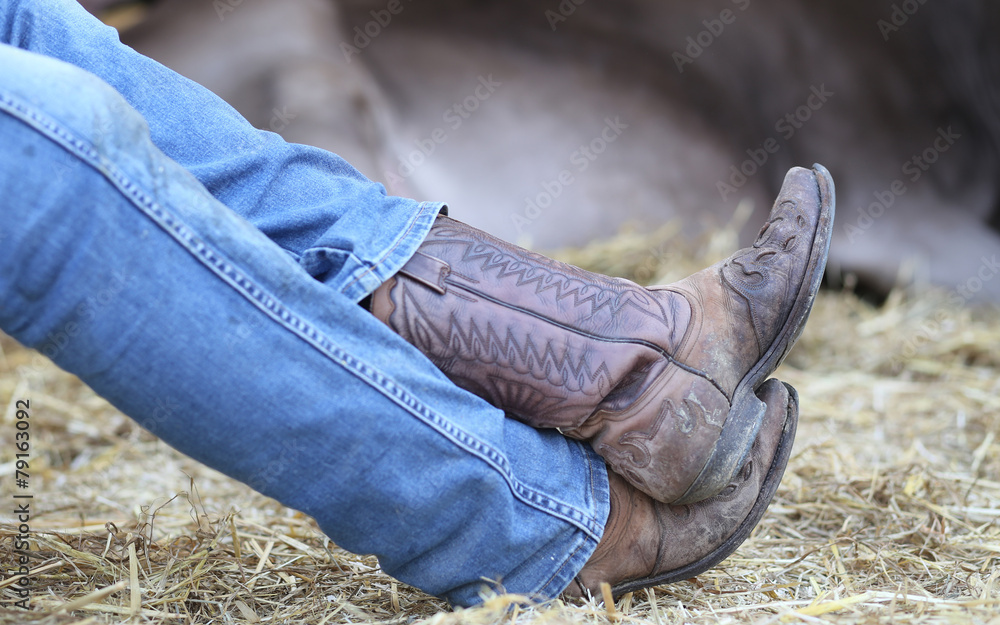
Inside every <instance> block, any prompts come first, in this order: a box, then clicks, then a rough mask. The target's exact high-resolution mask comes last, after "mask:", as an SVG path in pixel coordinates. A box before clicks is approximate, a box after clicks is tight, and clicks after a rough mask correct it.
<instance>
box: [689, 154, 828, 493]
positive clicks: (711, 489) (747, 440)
mask: <svg viewBox="0 0 1000 625" xmlns="http://www.w3.org/2000/svg"><path fill="white" fill-rule="evenodd" d="M813 173H814V174H815V176H816V185H817V190H818V193H819V202H820V212H819V218H818V221H817V224H816V233H815V235H814V236H813V243H812V245H813V247H812V251H811V252H810V255H809V264H808V265H807V269H806V272H805V274H804V275H803V278H802V284H801V286H800V287H799V294H798V297H796V298H795V304H794V305H793V306H792V309H791V310H790V311H789V313H788V319H786V320H785V324H784V325H783V326H782V328H781V331H780V332H779V333H778V336H777V337H776V338H775V339H774V341H773V342H772V343H771V346H770V347H769V348H768V350H767V352H766V353H765V354H764V356H763V357H762V358H761V359H760V360H758V361H757V364H756V365H755V366H754V367H753V368H752V369H751V370H750V371H749V372H748V373H747V374H746V375H745V376H743V379H742V380H740V383H739V384H738V385H737V386H736V389H735V391H734V392H733V401H732V403H731V406H730V410H729V417H727V419H726V422H725V424H724V425H723V428H722V433H721V434H719V438H718V439H717V440H716V442H715V445H714V446H713V448H712V452H711V454H710V455H709V459H708V462H706V463H705V467H704V468H703V469H702V471H701V473H700V474H699V475H698V477H697V478H695V481H694V482H692V483H691V486H690V487H689V488H688V489H687V491H685V493H684V494H683V495H682V496H681V497H680V498H679V499H677V500H676V501H675V502H674V503H676V504H678V505H683V504H689V503H695V502H698V501H701V500H703V499H707V498H709V497H711V496H713V495H715V494H716V493H718V492H720V491H721V490H722V489H723V488H725V487H726V485H727V484H729V482H731V481H732V479H733V477H734V476H735V475H736V473H737V472H738V471H739V470H740V468H742V466H743V463H744V462H745V461H746V458H747V455H748V454H749V453H750V447H751V446H752V445H753V442H754V440H756V438H757V432H758V430H759V429H760V423H761V417H762V416H763V411H764V407H763V405H758V404H760V402H759V401H758V400H757V397H756V395H755V393H756V391H757V389H758V388H760V385H761V384H763V383H764V381H765V380H766V379H767V378H768V377H769V376H770V375H771V374H772V373H773V372H774V370H775V369H777V368H778V367H779V366H780V365H781V363H782V362H783V361H784V360H785V357H786V356H787V355H788V352H790V351H791V349H792V346H793V345H794V344H795V341H797V340H798V338H799V336H801V334H802V330H803V328H804V327H805V324H806V320H808V318H809V313H810V312H812V307H813V303H814V302H815V300H816V294H817V293H818V292H819V287H820V284H821V283H822V282H823V274H824V272H825V271H826V260H827V257H828V256H829V253H830V240H831V238H832V234H833V218H834V214H835V213H836V193H835V189H834V185H833V178H832V177H831V176H830V172H829V171H827V169H826V168H825V167H823V166H822V165H820V164H818V163H816V164H814V165H813Z"/></svg>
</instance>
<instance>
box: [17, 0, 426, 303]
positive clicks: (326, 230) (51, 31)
mask: <svg viewBox="0 0 1000 625" xmlns="http://www.w3.org/2000/svg"><path fill="white" fill-rule="evenodd" d="M0 43H7V44H10V45H13V46H15V47H18V48H22V49H25V50H30V51H33V52H38V53H40V54H44V55H46V56H51V57H53V58H57V59H61V60H63V61H66V62H68V63H71V64H73V65H76V66H77V67H80V68H83V69H85V70H87V71H89V72H91V73H93V74H95V75H97V76H98V77H100V78H101V79H102V80H104V81H105V82H107V83H108V84H110V85H111V86H112V87H114V88H115V90H117V91H118V92H119V93H120V94H122V96H123V97H124V99H125V101H127V102H128V104H129V105H131V106H132V107H133V108H134V109H136V110H137V111H139V113H140V114H141V115H142V116H143V117H144V118H145V119H146V121H147V123H148V124H149V129H150V135H151V136H152V140H153V143H154V144H155V145H156V146H157V147H159V148H160V150H161V151H162V152H163V153H165V154H166V155H167V156H168V157H169V158H171V159H172V160H174V161H175V162H177V163H179V164H180V165H181V166H182V167H184V168H185V169H187V170H188V171H190V172H191V173H192V174H194V176H195V177H196V178H197V179H198V180H199V181H200V182H201V183H202V184H203V185H204V186H205V188H206V189H207V190H208V191H209V192H210V193H211V194H212V195H213V196H215V198H216V199H218V200H219V201H220V202H222V203H223V204H225V205H226V206H228V207H229V208H230V209H232V210H233V211H235V212H237V213H238V214H240V215H242V216H243V217H244V218H246V219H247V220H248V221H249V222H250V223H252V224H253V225H254V226H256V227H257V228H259V229H260V230H261V231H262V232H263V233H264V234H266V235H267V236H268V237H269V238H270V239H272V240H273V241H275V242H276V243H277V244H278V245H280V246H281V247H282V248H284V249H285V250H286V251H287V252H289V253H290V254H292V256H293V257H294V258H296V259H297V260H299V262H300V264H302V266H303V267H304V268H305V269H306V271H308V272H309V273H310V274H311V275H312V276H313V277H315V278H318V279H320V280H322V281H323V282H325V283H326V284H327V285H328V286H330V287H332V288H334V289H336V290H338V291H341V292H343V293H344V294H345V295H346V296H347V297H349V298H351V299H353V300H355V301H359V300H361V299H362V298H363V297H364V296H366V295H368V294H369V293H370V292H371V291H372V290H374V289H375V288H376V287H377V286H378V285H379V284H381V283H382V282H384V281H385V280H386V279H387V278H389V277H390V276H392V275H393V274H395V273H396V271H397V270H398V269H399V268H400V267H401V266H402V265H403V263H405V262H406V261H407V260H408V259H409V258H410V256H411V255H412V254H413V251H414V250H415V249H416V248H417V246H418V245H419V244H420V242H421V241H422V240H423V238H424V236H425V235H426V234H427V231H428V230H429V228H430V226H431V223H432V221H433V217H434V215H436V214H437V213H438V212H439V211H440V210H442V208H443V205H442V204H441V203H419V202H416V201H414V200H411V199H406V198H399V197H392V196H387V195H386V193H385V189H384V187H383V186H382V185H380V184H377V183H374V182H372V181H370V180H368V179H366V178H365V177H364V176H362V175H361V174H360V173H359V172H358V171H357V170H356V169H354V168H353V167H352V166H351V165H350V164H348V163H347V162H346V161H344V160H343V159H342V158H340V157H338V156H337V155H335V154H331V153H329V152H326V151H324V150H320V149H317V148H314V147H311V146H305V145H298V144H292V143H286V142H285V141H284V140H283V139H282V138H281V137H280V136H278V135H276V134H274V133H271V132H266V131H262V130H258V129H256V128H254V127H252V126H251V125H250V124H249V123H248V122H247V121H246V120H245V119H244V118H243V117H242V116H241V115H240V114H239V113H237V112H236V111H235V110H234V109H233V108H232V107H230V106H229V105H228V104H226V103H225V102H223V101H222V100H221V99H220V98H219V97H217V96H216V95H215V94H213V93H211V92H210V91H208V90H207V89H205V88H204V87H202V86H200V85H198V84H196V83H194V82H192V81H190V80H187V79H186V78H184V77H182V76H180V75H178V74H177V73H175V72H173V71H172V70H170V69H168V68H166V67H164V66H162V65H160V64H159V63H157V62H155V61H153V60H151V59H149V58H147V57H144V56H142V55H141V54H139V53H137V52H136V51H135V50H132V49H131V48H129V47H128V46H125V45H123V44H122V43H120V42H119V40H118V33H117V32H116V31H115V29H113V28H111V27H108V26H105V25H104V24H102V23H101V22H100V21H99V20H97V19H96V18H94V17H93V16H92V15H90V14H89V13H87V12H86V11H85V10H84V9H83V7H82V6H80V5H79V4H78V3H77V2H75V0H0Z"/></svg>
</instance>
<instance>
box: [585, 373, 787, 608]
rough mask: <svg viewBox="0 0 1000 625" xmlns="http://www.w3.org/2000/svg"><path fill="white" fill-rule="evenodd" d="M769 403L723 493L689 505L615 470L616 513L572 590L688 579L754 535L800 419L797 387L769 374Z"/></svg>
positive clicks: (622, 588)
mask: <svg viewBox="0 0 1000 625" xmlns="http://www.w3.org/2000/svg"><path fill="white" fill-rule="evenodd" d="M757 395H758V396H759V398H760V401H763V402H764V404H765V405H766V412H765V414H764V422H763V424H762V426H761V429H760V434H759V435H758V436H757V440H756V441H754V444H753V447H752V449H751V452H750V458H749V460H748V461H747V462H746V464H745V465H743V467H742V469H741V470H740V472H739V473H738V474H737V476H736V479H735V480H734V481H733V482H731V483H730V484H729V485H728V486H727V487H726V488H725V489H723V491H722V492H721V493H719V494H718V495H716V496H714V497H712V498H710V499H706V500H704V501H700V502H698V503H695V504H689V505H685V506H672V505H669V504H664V503H660V502H657V501H653V500H652V499H650V498H649V497H648V496H647V495H646V494H645V493H642V492H640V491H639V490H637V489H636V488H634V487H632V486H631V485H630V484H628V482H626V481H625V480H624V479H622V478H621V477H619V476H618V475H616V474H614V473H611V472H609V473H608V477H609V486H610V491H611V511H610V513H609V514H608V520H607V523H606V524H605V527H604V535H603V536H602V537H601V541H600V542H599V543H598V545H597V549H596V550H595V551H594V553H593V554H592V555H591V556H590V559H589V560H587V564H585V565H584V567H583V569H582V570H581V571H580V573H579V574H577V576H576V578H575V580H574V581H573V582H572V583H571V584H570V585H569V587H568V588H567V589H566V594H567V595H570V596H581V595H583V594H584V591H585V590H586V591H589V592H590V593H591V594H593V595H594V596H598V597H599V596H600V594H599V589H600V584H601V582H608V583H609V584H611V587H612V593H613V594H614V595H615V596H618V595H622V594H625V593H627V592H632V591H634V590H638V589H640V588H646V587H648V586H657V585H660V584H668V583H671V582H677V581H681V580H684V579H689V578H691V577H694V576H695V575H698V574H699V573H702V572H704V571H706V570H708V569H710V568H712V567H713V566H715V565H716V564H718V563H719V562H721V561H722V560H724V559H725V558H726V557H728V556H729V554H731V553H732V552H733V551H735V550H736V548H737V547H739V546H740V545H741V544H742V543H743V541H744V540H746V539H747V537H748V536H749V535H750V532H751V531H752V530H753V528H754V527H755V526H756V525H757V523H758V522H759V521H760V519H761V517H762V516H763V515H764V510H765V509H766V508H767V505H768V504H769V503H770V502H771V498H772V497H774V493H775V491H776V490H777V488H778V483H779V482H780V481H781V476H782V474H783V473H784V471H785V466H786V465H787V464H788V457H789V455H790V452H791V448H792V441H793V439H794V438H795V427H796V425H797V423H798V416H799V411H798V396H797V395H796V393H795V389H793V388H792V387H791V386H789V385H787V384H782V383H781V382H779V381H778V380H775V379H773V378H772V379H770V380H768V381H767V382H765V383H764V385H763V386H761V387H760V390H759V391H758V392H757Z"/></svg>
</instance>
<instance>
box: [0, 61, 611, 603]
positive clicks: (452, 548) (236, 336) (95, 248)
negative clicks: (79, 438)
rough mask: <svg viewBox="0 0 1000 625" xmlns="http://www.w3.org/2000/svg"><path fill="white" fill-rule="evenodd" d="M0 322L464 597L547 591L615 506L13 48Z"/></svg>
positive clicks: (577, 561) (89, 91) (226, 461)
mask: <svg viewBox="0 0 1000 625" xmlns="http://www.w3.org/2000/svg"><path fill="white" fill-rule="evenodd" d="M0 67H2V68H3V71H2V72H0V327H2V329H3V330H4V331H6V332H8V333H9V334H11V335H12V336H14V337H15V338H17V339H18V340H19V341H20V342H22V343H23V344H25V345H28V346H31V347H34V348H37V349H39V350H40V351H42V352H43V353H44V354H46V355H47V356H49V357H50V358H52V359H53V360H54V361H55V362H56V363H57V364H58V365H60V366H61V367H63V368H65V369H66V370H68V371H70V372H73V373H75V374H76V375H78V376H79V377H80V378H81V379H82V380H83V381H84V382H86V383H87V384H88V385H90V386H91V387H92V388H94V390H96V391H97V392H98V393H100V394H101V395H103V396H104V397H106V398H108V399H109V400H110V401H111V402H112V403H113V404H115V405H116V406H117V407H119V408H120V409H121V410H122V411H123V412H125V413H126V414H128V415H130V416H132V417H133V418H135V419H136V420H137V421H138V422H139V423H140V424H142V425H143V426H145V427H146V428H148V429H149V430H150V431H152V432H153V433H155V434H156V435H158V436H160V437H161V438H162V439H164V440H165V441H166V442H168V443H169V444H171V445H173V446H174V447H176V448H178V449H179V450H181V451H183V452H184V453H186V454H188V455H190V456H191V457H193V458H195V459H197V460H199V461H201V462H203V463H205V464H207V465H209V466H211V467H214V468H216V469H218V470H220V471H222V472H224V473H226V474H228V475H230V476H232V477H234V478H236V479H238V480H241V481H243V482H245V483H248V484H250V485H251V486H253V487H254V488H256V489H257V490H259V491H260V492H262V493H264V494H266V495H269V496H272V497H274V498H276V499H278V500H279V501H281V502H282V503H284V504H286V505H288V506H291V507H293V508H297V509H299V510H302V511H304V512H306V513H307V514H310V515H311V516H313V517H314V518H315V519H316V520H317V521H318V523H319V525H320V527H321V528H322V529H323V531H325V532H326V533H328V534H329V535H330V536H331V537H332V538H333V540H334V541H336V542H337V543H338V544H340V545H341V546H343V547H344V548H346V549H349V550H351V551H355V552H360V553H373V554H376V555H377V556H378V557H379V559H380V561H381V563H382V566H383V568H384V569H385V571H386V572H388V573H389V574H391V575H393V576H395V577H397V578H399V579H401V580H403V581H406V582H408V583H411V584H413V585H415V586H417V587H419V588H422V589H424V590H426V591H427V592H430V593H433V594H437V595H441V596H445V597H447V598H448V599H450V600H452V601H453V602H456V603H459V604H473V603H475V602H477V600H478V592H479V591H480V589H481V588H482V586H483V582H482V581H481V580H482V579H483V578H486V579H494V580H497V581H499V582H500V583H501V584H503V586H504V587H505V588H506V589H507V590H509V591H512V592H522V593H527V594H536V595H538V596H541V597H550V596H553V595H555V594H556V593H558V592H559V591H561V590H562V589H563V588H564V587H565V586H566V585H567V584H568V583H569V581H570V580H571V579H572V576H573V575H574V574H575V573H576V572H577V571H578V570H579V569H580V568H581V567H582V566H583V564H584V563H585V562H586V560H587V558H588V557H589V555H590V554H591V553H592V552H593V549H594V548H595V546H596V543H597V541H598V540H599V537H600V535H601V533H602V531H603V524H604V522H605V519H606V516H607V513H608V493H607V476H606V473H605V469H604V466H603V463H602V462H601V461H600V459H599V458H597V457H596V456H595V455H594V454H593V453H592V451H591V450H589V448H588V447H587V446H585V445H581V444H579V443H578V442H575V441H570V440H567V439H565V438H563V437H562V436H560V435H559V434H557V433H554V432H539V431H536V430H533V429H531V428H529V427H526V426H524V425H522V424H520V423H518V422H516V421H513V420H510V419H506V418H504V416H503V414H502V413H501V412H500V411H499V410H497V409H495V408H493V407H491V406H489V405H487V404H486V403H485V402H483V401H482V400H480V399H478V398H476V397H475V396H473V395H471V394H469V393H466V392H465V391H462V390H461V389H458V388H457V387H455V386H454V385H453V384H452V383H451V382H450V381H448V380H447V379H446V378H445V377H444V376H443V375H442V374H441V373H440V372H439V371H438V370H437V369H436V368H435V367H434V366H433V365H431V364H430V363H429V362H428V361H427V360H426V359H425V358H423V357H422V355H421V354H419V352H417V351H416V350H415V349H413V348H412V347H411V346H410V345H408V344H407V343H405V342H404V341H402V340H401V339H400V338H399V337H397V336H396V335H395V334H393V333H392V332H391V331H389V330H388V329H387V328H386V327H385V326H383V325H382V324H381V323H379V322H378V321H377V320H375V319H374V318H373V317H372V316H370V315H369V314H367V313H366V312H364V311H363V310H362V309H361V308H360V307H358V306H357V305H356V304H355V303H354V301H353V298H351V297H348V296H347V295H345V294H344V293H342V292H340V291H338V290H335V289H330V288H328V287H326V286H325V285H323V284H322V283H320V282H318V281H316V280H314V279H313V278H312V277H311V276H310V275H309V274H308V273H307V272H306V271H304V270H303V268H302V267H301V265H300V264H298V263H297V262H295V260H294V259H293V258H292V257H291V256H289V254H287V253H286V252H285V251H284V250H282V249H281V248H280V247H279V246H277V245H276V244H275V243H274V242H272V241H271V240H269V239H268V238H267V237H266V236H264V235H263V234H262V233H261V232H260V231H259V230H257V229H256V228H254V227H253V226H251V225H250V224H248V223H247V222H246V221H244V220H243V219H241V218H240V217H238V216H237V215H235V214H234V213H233V212H232V211H230V210H229V209H228V208H226V207H225V206H224V205H222V204H221V203H220V202H218V201H217V200H216V199H215V198H213V197H212V195H211V194H209V193H208V192H207V191H206V190H205V188H204V186H202V185H201V184H200V183H199V181H198V180H197V179H195V178H194V177H193V176H192V175H191V174H190V173H189V172H188V171H187V170H186V169H184V168H183V167H181V166H179V165H178V164H177V163H176V162H174V161H173V160H171V159H169V158H168V157H166V156H165V155H164V154H163V153H162V152H161V151H160V150H158V149H157V148H156V146H154V145H153V143H152V142H151V140H150V137H149V133H148V127H147V126H146V123H145V120H144V119H143V118H142V116H141V115H139V114H138V113H137V112H136V111H135V110H134V109H132V108H131V107H130V106H129V105H128V104H127V103H126V102H124V101H123V100H122V98H121V96H120V95H119V94H118V93H117V92H116V91H115V90H114V89H112V88H110V87H109V86H108V85H107V84H105V83H104V82H102V81H101V80H99V79H98V78H96V77H94V76H93V75H91V74H88V73H86V72H84V71H81V70H80V69H78V68H76V67H73V66H70V65H67V64H65V63H62V62H60V61H57V60H54V59H50V58H47V57H43V56H40V55H37V54H33V53H30V52H26V51H23V50H19V49H17V48H13V47H11V46H6V45H0Z"/></svg>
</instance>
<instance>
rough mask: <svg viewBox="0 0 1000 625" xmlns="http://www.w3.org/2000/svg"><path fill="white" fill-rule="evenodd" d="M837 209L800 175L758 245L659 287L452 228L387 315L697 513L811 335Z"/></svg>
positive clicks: (387, 306)
mask: <svg viewBox="0 0 1000 625" xmlns="http://www.w3.org/2000/svg"><path fill="white" fill-rule="evenodd" d="M833 213H834V196H833V182H832V180H831V179H830V176H829V174H828V173H827V171H826V170H825V169H824V168H823V167H821V166H819V165H816V166H815V167H814V169H812V170H808V169H801V168H795V169H792V170H791V171H789V172H788V175H787V176H786V177H785V182H784V185H783V186H782V189H781V193H780V194H779V196H778V199H777V200H776V202H775V204H774V208H773V209H772V211H771V215H770V217H769V219H768V221H767V223H766V224H764V227H763V228H762V229H761V231H760V235H759V236H758V238H757V241H756V242H755V243H754V244H753V247H750V248H747V249H743V250H740V251H739V252H737V253H736V254H734V255H733V256H731V257H730V258H729V259H727V260H725V261H723V262H721V263H718V264H717V265H713V266H712V267H709V268H708V269H705V270H703V271H700V272H698V273H696V274H694V275H692V276H690V277H688V278H686V279H684V280H682V281H680V282H678V283H675V284H671V285H667V286H657V287H650V288H643V287H641V286H639V285H637V284H635V283H633V282H630V281H628V280H622V279H618V278H609V277H606V276H602V275H598V274H594V273H591V272H588V271H584V270H582V269H580V268H578V267H573V266H571V265H567V264H565V263H560V262H557V261H554V260H552V259H550V258H547V257H545V256H542V255H540V254H535V253H532V252H529V251H527V250H524V249H521V248H519V247H517V246H515V245H511V244H510V243H507V242H504V241H501V240H499V239H496V238H494V237H492V236H490V235H488V234H486V233H485V232H482V231H480V230H477V229H475V228H472V227H471V226H468V225H465V224H463V223H460V222H457V221H454V220H452V219H449V218H447V217H439V218H438V220H437V222H436V223H435V225H434V226H432V228H431V231H430V234H429V235H428V236H427V238H426V240H425V241H424V242H423V243H422V244H421V246H420V248H419V250H418V251H417V253H416V254H415V255H414V256H413V258H412V259H411V260H410V261H409V262H408V263H407V264H406V265H405V266H404V267H403V269H402V270H401V271H400V272H399V273H397V274H396V276H394V277H393V278H391V279H390V280H388V281H387V282H386V283H385V284H383V285H382V286H381V287H379V288H378V289H377V290H376V291H375V293H374V294H373V296H372V312H373V313H374V314H375V316H376V317H378V318H379V319H381V320H382V321H384V322H385V323H386V324H388V325H389V327H391V328H392V329H393V330H395V331H396V332H397V333H398V334H400V335H401V336H402V337H403V338H404V339H406V340H407V341H409V342H410V343H412V344H413V345H415V346H416V347H417V348H418V349H420V351H422V352H423V353H424V354H426V355H427V356H428V357H429V358H430V359H431V360H432V361H433V362H434V363H435V364H436V365H437V366H438V367H440V368H441V370H442V371H444V372H445V374H447V375H448V376H449V377H450V378H451V379H452V380H453V381H454V382H455V383H456V384H457V385H459V386H461V387H463V388H465V389H467V390H469V391H471V392H473V393H476V394H477V395H479V396H481V397H484V398H485V399H487V400H488V401H490V402H491V403H492V404H494V405H495V406H497V407H499V408H502V409H503V410H505V411H506V412H507V413H508V414H509V415H511V416H513V417H515V418H517V419H520V420H522V421H524V422H525V423H528V424H529V425H532V426H535V427H540V428H543V427H555V428H559V429H560V430H561V431H562V432H563V433H564V434H566V435H567V436H570V437H573V438H578V439H582V440H588V441H589V442H590V443H591V445H592V446H593V448H594V449H595V450H596V451H597V453H598V454H600V455H601V456H602V457H603V458H604V459H605V460H606V461H607V462H608V464H609V465H610V466H611V467H612V469H613V470H614V471H615V472H617V473H619V474H621V475H622V476H623V477H625V479H627V480H628V481H629V482H630V483H632V484H633V485H635V486H636V487H637V488H639V489H640V490H642V491H643V492H645V493H647V494H649V495H650V496H651V497H653V498H654V499H656V500H658V501H664V502H674V503H690V502H693V501H698V500H700V499H704V498H707V497H710V496H712V495H715V494H716V493H718V492H719V491H721V490H722V489H723V488H724V487H725V486H726V485H727V484H728V483H729V482H730V481H731V480H732V478H733V477H734V476H735V475H736V473H737V472H738V471H739V470H740V468H741V467H742V466H743V464H744V460H745V459H746V457H747V454H748V453H749V450H750V445H751V444H752V443H753V441H754V439H755V438H756V435H757V430H758V427H759V426H760V419H761V417H762V414H761V411H762V409H763V407H762V405H761V404H760V402H758V401H757V400H756V398H755V397H754V390H755V389H756V388H757V387H758V386H759V385H760V384H761V383H762V382H763V381H764V380H765V379H766V378H767V376H768V375H769V374H770V373H771V372H772V371H773V370H774V369H775V368H776V367H777V366H778V365H779V364H780V363H781V361H782V359H783V358H784V357H785V354H787V353H788V350H789V349H790V348H791V346H792V343H793V342H794V341H795V339H796V338H798V336H799V334H800V332H801V331H802V326H803V324H804V323H805V320H806V317H807V316H808V314H809V311H810V309H811V307H812V303H813V300H814V298H815V295H816V291H817V290H818V288H819V284H820V280H821V278H822V276H823V269H824V267H825V265H826V257H827V251H828V249H829V244H830V233H831V227H832V222H833Z"/></svg>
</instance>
